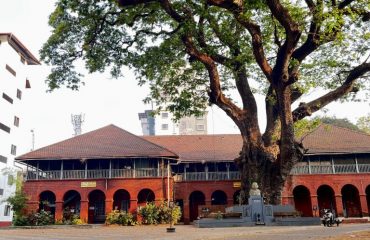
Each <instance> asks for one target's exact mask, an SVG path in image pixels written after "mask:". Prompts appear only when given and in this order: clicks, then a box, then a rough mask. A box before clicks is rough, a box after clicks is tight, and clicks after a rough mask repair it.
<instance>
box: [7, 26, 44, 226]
mask: <svg viewBox="0 0 370 240" xmlns="http://www.w3.org/2000/svg"><path fill="white" fill-rule="evenodd" d="M39 64H40V62H39V61H38V60H37V59H36V58H35V56H34V55H32V53H31V52H30V51H29V50H28V49H27V48H26V47H25V46H24V45H23V44H22V43H21V42H20V41H19V40H18V39H17V38H16V37H15V36H14V35H13V34H11V33H0V109H1V114H0V226H7V225H9V224H11V221H12V217H13V216H12V215H13V213H12V211H11V209H10V206H9V205H8V204H7V203H6V202H4V201H3V200H5V199H7V198H8V197H9V196H10V195H12V194H13V193H14V192H15V189H16V177H17V171H18V170H19V169H18V168H17V167H16V166H15V165H14V158H15V156H16V155H17V154H19V153H21V152H25V151H28V150H29V149H25V146H23V145H22V143H21V140H22V138H24V136H25V134H27V133H29V129H24V128H23V125H24V119H23V118H22V112H21V107H22V105H24V104H25V100H26V97H27V93H28V91H29V90H28V89H29V88H31V82H30V80H29V79H28V78H27V69H28V67H29V65H39ZM22 142H23V141H22Z"/></svg>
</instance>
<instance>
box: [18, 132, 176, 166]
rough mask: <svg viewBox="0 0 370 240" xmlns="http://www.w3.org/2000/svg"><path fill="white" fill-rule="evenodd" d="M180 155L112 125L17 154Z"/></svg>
mask: <svg viewBox="0 0 370 240" xmlns="http://www.w3.org/2000/svg"><path fill="white" fill-rule="evenodd" d="M123 157H169V158H177V157H178V156H177V155H176V154H175V153H173V152H171V151H169V150H167V149H166V148H164V147H161V146H158V145H156V144H155V143H152V142H148V141H147V140H145V139H143V138H141V137H138V136H136V135H134V134H131V133H129V132H127V131H125V130H123V129H121V128H119V127H117V126H114V125H109V126H106V127H103V128H100V129H97V130H95V131H92V132H88V133H85V134H82V135H79V136H76V137H73V138H70V139H67V140H65V141H62V142H59V143H56V144H53V145H50V146H47V147H44V148H40V149H38V150H35V151H32V152H29V153H26V154H24V155H22V156H19V157H17V158H16V159H17V160H28V159H105V158H123Z"/></svg>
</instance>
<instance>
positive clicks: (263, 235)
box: [0, 224, 370, 240]
mask: <svg viewBox="0 0 370 240" xmlns="http://www.w3.org/2000/svg"><path fill="white" fill-rule="evenodd" d="M57 227H58V228H56V229H1V230H0V239H6V240H13V239H14V240H23V239H24V240H26V239H27V240H33V239H35V240H36V239H37V240H39V239H40V240H45V239H53V240H59V239H60V240H62V239H63V240H64V239H68V240H77V239H78V240H80V239H81V240H85V239H86V240H98V239H99V240H103V239H107V240H108V239H109V240H115V239H117V240H118V239H120V240H122V239H125V240H127V239H132V240H136V239H137V240H142V239H158V240H159V239H161V240H165V239H176V240H193V239H194V240H224V239H227V240H229V239H230V240H240V239H247V240H269V239H274V240H308V239H310V240H312V239H340V240H342V239H356V240H357V239H358V238H361V240H364V239H370V237H369V236H370V224H344V225H341V226H339V227H331V228H327V227H323V226H304V227H264V226H262V227H235V228H196V227H194V226H191V225H178V226H176V232H175V233H167V232H166V227H167V226H163V225H160V226H134V227H121V226H109V227H108V226H94V227H93V228H74V227H65V226H57ZM363 231H367V233H365V234H364V233H361V234H358V233H359V232H363ZM358 236H362V237H358Z"/></svg>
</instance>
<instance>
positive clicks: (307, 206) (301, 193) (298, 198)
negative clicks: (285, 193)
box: [293, 185, 313, 217]
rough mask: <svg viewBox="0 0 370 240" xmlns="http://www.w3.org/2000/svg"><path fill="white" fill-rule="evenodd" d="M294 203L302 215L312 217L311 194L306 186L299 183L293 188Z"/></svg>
mask: <svg viewBox="0 0 370 240" xmlns="http://www.w3.org/2000/svg"><path fill="white" fill-rule="evenodd" d="M293 196H294V205H295V208H296V210H297V211H299V212H301V213H302V216H303V217H312V216H313V215H312V204H311V194H310V191H309V190H308V188H307V187H305V186H303V185H299V186H297V187H295V188H294V189H293Z"/></svg>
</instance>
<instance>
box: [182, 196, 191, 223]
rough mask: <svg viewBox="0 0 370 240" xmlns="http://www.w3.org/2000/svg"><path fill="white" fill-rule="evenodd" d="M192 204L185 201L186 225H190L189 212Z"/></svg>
mask: <svg viewBox="0 0 370 240" xmlns="http://www.w3.org/2000/svg"><path fill="white" fill-rule="evenodd" d="M189 204H190V202H189V200H184V212H183V214H184V224H187V225H188V224H190V212H189V209H190V206H189Z"/></svg>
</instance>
